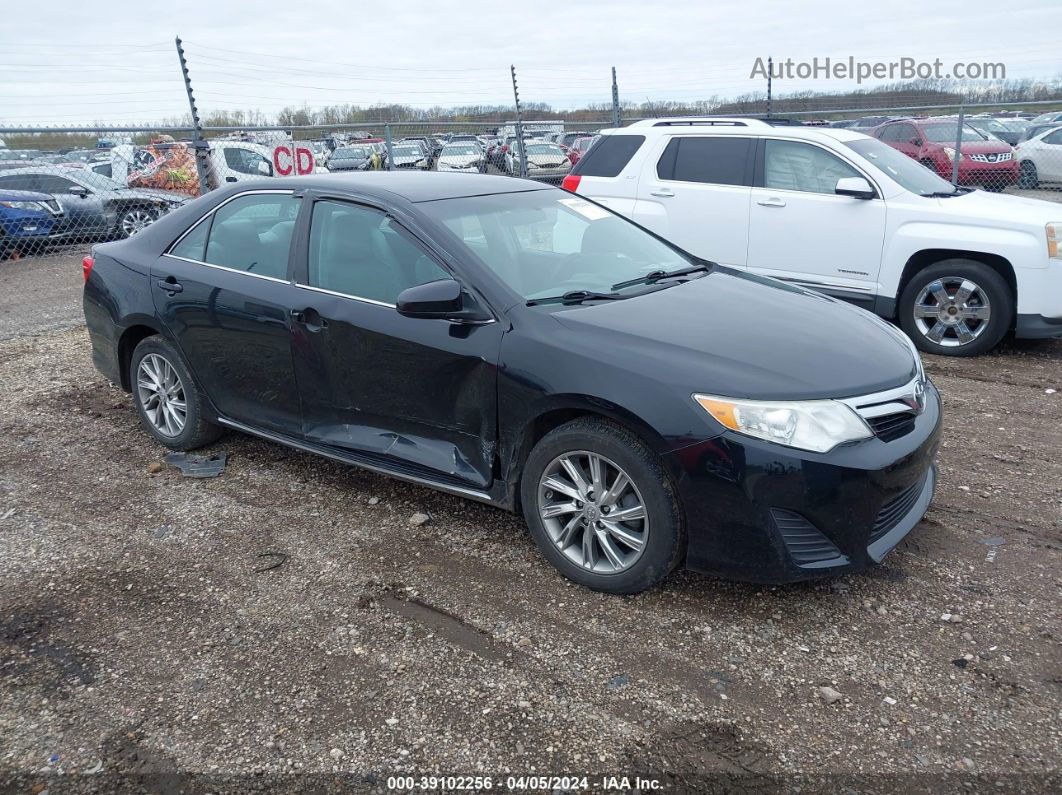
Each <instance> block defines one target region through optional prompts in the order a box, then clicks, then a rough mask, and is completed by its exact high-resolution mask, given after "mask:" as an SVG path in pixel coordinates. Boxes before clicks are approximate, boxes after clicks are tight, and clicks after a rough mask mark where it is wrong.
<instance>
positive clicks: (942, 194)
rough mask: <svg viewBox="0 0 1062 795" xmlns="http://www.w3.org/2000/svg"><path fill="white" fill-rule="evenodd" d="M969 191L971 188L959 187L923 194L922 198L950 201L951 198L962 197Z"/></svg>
mask: <svg viewBox="0 0 1062 795" xmlns="http://www.w3.org/2000/svg"><path fill="white" fill-rule="evenodd" d="M971 190H972V188H967V187H965V186H963V185H959V186H957V187H956V188H954V189H953V190H935V191H933V192H932V193H923V194H922V196H923V197H924V198H926V199H950V198H951V197H952V196H962V195H963V194H964V193H969V192H970V191H971Z"/></svg>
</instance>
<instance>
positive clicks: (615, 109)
mask: <svg viewBox="0 0 1062 795" xmlns="http://www.w3.org/2000/svg"><path fill="white" fill-rule="evenodd" d="M612 126H613V127H619V126H620V108H619V85H618V84H617V83H616V67H615V66H613V67H612Z"/></svg>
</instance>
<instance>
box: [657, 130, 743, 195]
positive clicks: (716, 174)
mask: <svg viewBox="0 0 1062 795" xmlns="http://www.w3.org/2000/svg"><path fill="white" fill-rule="evenodd" d="M751 152H752V139H751V138H737V137H734V136H729V135H728V136H721V135H720V136H714V137H704V138H701V137H692V136H680V137H675V138H672V139H671V142H670V143H669V144H668V145H667V148H666V149H665V150H664V154H663V155H661V156H660V160H659V162H658V163H657V164H656V175H657V176H658V177H660V179H674V180H679V181H681V182H705V183H709V184H712V185H751V184H752V183H751V181H750V180H749V179H748V176H749V174H748V171H749V169H748V166H749V155H750V154H751Z"/></svg>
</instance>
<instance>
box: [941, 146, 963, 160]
mask: <svg viewBox="0 0 1062 795" xmlns="http://www.w3.org/2000/svg"><path fill="white" fill-rule="evenodd" d="M944 156H945V157H946V158H948V160H955V150H954V149H952V148H951V147H950V146H945V147H944ZM959 158H960V159H961V158H962V155H959Z"/></svg>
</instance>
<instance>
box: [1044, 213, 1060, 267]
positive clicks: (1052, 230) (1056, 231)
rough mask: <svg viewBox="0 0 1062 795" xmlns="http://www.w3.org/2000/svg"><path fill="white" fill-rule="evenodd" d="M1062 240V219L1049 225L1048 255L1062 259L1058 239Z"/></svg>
mask: <svg viewBox="0 0 1062 795" xmlns="http://www.w3.org/2000/svg"><path fill="white" fill-rule="evenodd" d="M1059 240H1062V221H1055V222H1054V223H1053V224H1048V225H1047V256H1049V257H1050V258H1051V259H1062V257H1060V256H1059V254H1058V241H1059Z"/></svg>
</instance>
